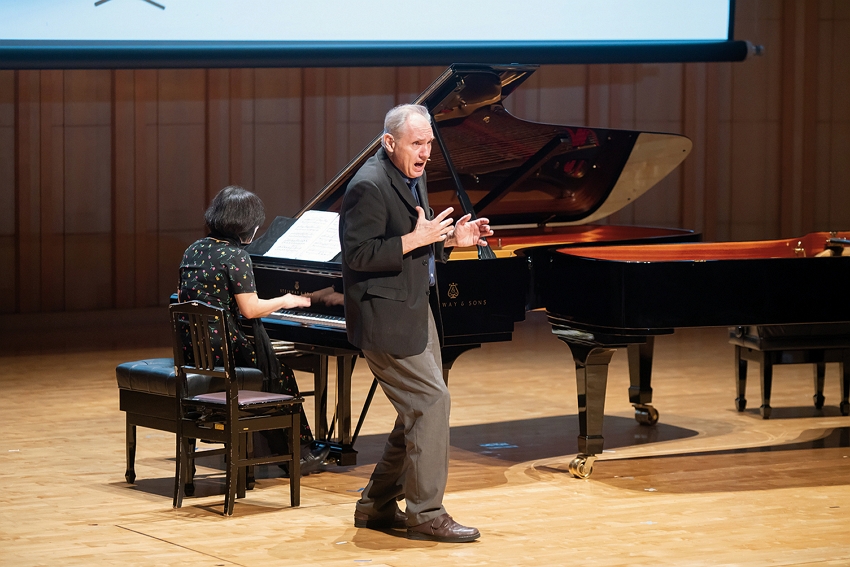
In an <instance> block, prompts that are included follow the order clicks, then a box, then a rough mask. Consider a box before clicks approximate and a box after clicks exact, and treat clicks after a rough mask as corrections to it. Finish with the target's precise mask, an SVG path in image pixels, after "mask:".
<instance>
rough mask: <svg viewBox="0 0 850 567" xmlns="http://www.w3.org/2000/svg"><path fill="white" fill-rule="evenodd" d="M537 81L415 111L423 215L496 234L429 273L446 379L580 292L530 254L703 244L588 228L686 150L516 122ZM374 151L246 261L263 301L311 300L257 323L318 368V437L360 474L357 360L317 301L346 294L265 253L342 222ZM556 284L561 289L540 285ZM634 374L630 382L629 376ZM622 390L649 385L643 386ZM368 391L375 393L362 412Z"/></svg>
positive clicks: (483, 75) (450, 80) (668, 235)
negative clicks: (513, 100)
mask: <svg viewBox="0 0 850 567" xmlns="http://www.w3.org/2000/svg"><path fill="white" fill-rule="evenodd" d="M535 70H536V66H531V65H453V66H452V67H450V68H449V69H447V70H446V71H445V72H444V73H443V74H442V75H441V76H440V77H439V78H437V80H436V81H434V83H433V84H432V85H431V86H430V87H428V89H427V90H426V91H425V92H423V93H422V94H421V95H420V96H419V97H418V98H417V99H416V100H415V101H414V102H416V103H418V104H422V105H424V106H426V107H427V108H428V109H429V110H430V112H431V114H432V116H433V126H434V134H435V138H436V140H435V142H436V143H435V145H434V148H433V150H432V154H431V162H430V163H429V164H428V167H427V179H428V190H429V201H430V203H431V206H432V208H433V209H434V210H435V211H437V212H438V211H441V210H443V209H445V208H446V207H449V206H451V207H454V210H455V212H456V214H457V216H458V217H459V216H460V215H462V214H465V213H472V214H473V215H474V216H476V217H477V216H486V217H487V218H489V219H490V223H491V225H492V226H493V228H494V230H495V232H496V234H495V236H494V237H492V238H491V239H490V247H489V248H477V249H474V250H470V249H456V250H455V251H454V252H453V254H452V256H451V261H449V262H448V263H447V264H444V265H440V264H438V266H437V268H438V270H437V271H438V273H437V279H438V294H439V299H440V302H441V314H442V333H443V339H444V348H443V350H442V354H443V369H444V375H445V376H446V379H448V372H449V370H450V369H451V366H452V364H453V363H454V361H455V360H456V359H457V357H458V356H460V355H461V354H462V353H463V352H465V351H467V350H469V349H472V348H476V347H478V346H480V345H481V344H483V343H490V342H498V341H508V340H510V339H511V335H512V333H513V329H514V324H515V323H516V322H518V321H522V320H523V319H524V318H525V313H526V310H528V309H538V308H543V307H547V305H546V304H545V298H548V297H549V295H547V294H543V293H541V290H543V289H545V290H546V291H547V292H549V293H554V294H556V295H557V294H561V295H563V296H565V297H566V296H572V295H574V294H576V293H578V290H577V289H575V288H574V287H573V284H574V282H575V278H574V277H572V276H568V275H566V274H560V273H553V272H552V271H551V270H550V269H549V268H548V266H547V264H548V263H549V261H550V260H549V257H548V256H545V255H538V254H536V253H532V251H543V250H559V249H564V248H568V247H570V246H579V245H581V246H599V245H613V244H620V245H622V244H637V243H644V244H648V243H660V242H693V241H698V240H699V235H697V234H695V233H694V232H692V231H689V230H682V229H669V228H651V227H627V226H612V225H605V224H596V223H595V221H600V220H603V219H604V218H605V217H607V216H608V215H610V214H612V213H614V212H616V211H618V210H620V209H621V208H623V207H624V206H626V205H628V204H629V203H631V202H632V201H633V200H634V199H636V198H638V197H640V195H642V194H643V193H644V192H645V191H647V190H648V189H650V188H651V187H652V186H654V185H655V184H656V183H657V182H658V181H660V180H661V179H662V178H664V177H665V176H666V175H667V174H668V173H670V172H671V171H672V170H673V169H674V168H675V167H676V166H677V165H678V164H679V163H681V161H682V160H684V159H685V157H686V156H687V154H688V152H689V151H690V148H691V142H690V140H688V139H687V138H685V137H683V136H679V135H674V134H660V133H648V132H636V131H626V130H610V129H599V128H587V127H570V126H559V125H550V124H538V123H532V122H527V121H523V120H520V119H517V118H515V117H514V116H512V115H511V114H509V113H508V112H507V111H506V110H505V107H504V101H505V99H506V98H507V97H508V96H509V95H510V94H511V93H512V92H513V91H514V90H515V89H516V88H518V87H519V86H520V84H521V83H522V82H523V81H525V80H526V79H527V78H528V77H529V76H530V75H531V74H532V73H533V72H534V71H535ZM379 145H380V133H379V134H378V135H377V136H376V138H375V139H374V140H373V141H372V143H370V144H369V145H368V146H367V147H366V148H365V149H364V150H363V151H362V152H360V154H358V155H357V156H356V157H355V158H354V159H353V160H352V161H351V162H350V163H349V164H348V165H347V166H346V167H345V168H344V169H343V170H342V171H341V172H340V173H339V174H337V176H336V177H335V178H334V179H332V180H331V181H330V182H329V183H328V184H327V185H326V186H325V187H324V188H323V189H322V190H321V191H320V192H319V193H318V194H317V195H316V196H315V197H314V198H313V199H312V200H311V201H310V202H309V203H307V205H306V206H305V207H304V208H303V209H302V210H301V211H300V212H299V213H298V214H297V215H296V217H295V219H287V218H282V217H279V218H278V219H275V221H274V222H273V223H272V225H271V226H270V227H269V229H268V230H267V231H266V232H265V233H264V234H263V235H262V236H261V237H260V238H258V239H257V240H256V241H255V243H254V244H252V245H251V247H250V248H249V251H250V252H251V255H252V261H253V263H254V272H255V277H256V281H257V288H258V293H259V294H260V296H261V297H272V296H276V295H280V294H282V293H301V294H310V295H311V296H312V297H313V305H312V306H311V307H310V308H309V309H308V310H305V311H293V312H289V313H276V314H273V315H271V316H270V317H268V318H266V319H264V321H263V322H264V325H265V327H266V329H267V331H268V333H269V336H270V337H271V338H272V339H278V340H281V341H287V342H290V343H294V347H295V349H296V350H297V351H298V352H304V353H314V354H315V355H318V356H319V358H320V362H319V363H318V364H317V366H316V367H315V368H314V370H315V376H316V389H315V395H316V416H315V422H314V433H315V434H316V437H317V439H323V440H324V441H325V442H326V443H328V444H329V445H330V446H331V454H332V456H333V457H335V458H336V460H337V462H338V463H339V464H343V465H348V464H354V463H355V462H356V451H355V450H354V447H353V444H354V441H355V440H356V436H357V433H358V431H359V425H360V424H362V417H363V412H361V421H360V423H359V424H358V426H357V428H356V429H355V431H354V433H353V434H352V432H351V418H352V413H351V372H352V370H353V368H354V364H355V362H356V359H357V355H358V351H357V349H356V348H354V347H353V346H352V345H351V344H349V343H348V341H347V339H346V335H345V319H344V313H343V310H342V307H341V305H339V304H338V302H335V301H326V302H324V303H323V301H322V299H323V298H324V299H327V298H332V297H336V298H339V294H340V292H341V291H342V277H341V267H340V264H339V261H338V260H339V258H335V259H334V260H333V261H330V262H308V261H302V260H292V259H283V258H275V257H270V256H267V255H265V253H266V252H267V251H268V250H269V248H270V247H271V246H272V245H273V243H274V242H275V241H277V239H278V238H279V237H280V236H281V235H282V234H284V233H285V232H286V230H287V229H288V228H289V227H290V226H291V225H292V224H293V222H295V220H296V219H297V218H298V217H300V216H302V215H304V213H305V212H306V211H310V210H318V211H339V208H340V204H341V201H342V197H343V194H344V192H345V188H346V185H347V183H348V181H349V180H350V179H351V177H352V176H353V175H354V173H355V172H356V171H357V170H358V168H359V167H360V165H361V164H362V163H363V162H364V161H365V160H366V159H368V158H369V157H370V156H372V155H373V154H374V153H375V152H376V151H377V149H378V148H379ZM538 262H540V263H542V265H540V266H538V265H537V264H538ZM552 276H554V277H557V278H559V279H557V280H552V281H548V282H543V281H542V280H543V279H546V278H550V277H552ZM544 283H545V285H543V284H544ZM335 303H336V304H335ZM641 355H643V358H644V361H645V360H646V357H647V356H651V352H649V351H648V350H647V347H646V345H644V346H643V350H642V351H641V350H640V349H638V348H637V347H636V348H635V349H632V350H630V357H633V358H634V359H635V360H638V357H639V356H641ZM327 357H331V358H336V362H337V364H336V366H337V381H336V382H337V392H336V407H335V408H333V409H334V417H333V418H332V419H331V420H330V422H329V421H328V419H327V413H328V408H327V399H328V392H327V388H328V381H327V370H328V364H327ZM644 366H645V365H644ZM635 369H636V370H635V376H637V375H638V374H639V365H635ZM632 380H633V382H634V383H637V384H640V382H641V380H643V381H644V382H648V373H647V372H644V377H643V378H639V377H633V378H632ZM374 388H375V383H373V384H372V390H370V392H369V395H368V396H367V405H368V402H369V400H370V399H371V396H372V394H373V393H374ZM649 401H650V400H648V399H647V398H646V395H644V396H643V398H642V399H640V400H638V402H639V404H638V406H637V412H638V413H637V414H636V415H638V416H646V415H648V414H649V411H650V410H649V409H647V408H648V407H649V406H648V402H649ZM364 412H365V407H364ZM582 418H584V414H582ZM639 419H640V417H639ZM600 420H601V417H600ZM644 421H647V419H645V418H644ZM329 423H330V425H329Z"/></svg>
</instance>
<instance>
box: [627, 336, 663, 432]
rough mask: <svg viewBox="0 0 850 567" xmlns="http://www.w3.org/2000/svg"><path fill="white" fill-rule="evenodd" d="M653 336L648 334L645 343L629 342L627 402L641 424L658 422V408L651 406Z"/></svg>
mask: <svg viewBox="0 0 850 567" xmlns="http://www.w3.org/2000/svg"><path fill="white" fill-rule="evenodd" d="M654 347H655V337H653V336H651V335H650V336H648V337H647V338H646V342H645V343H638V344H630V345H629V346H628V353H629V381H630V385H629V402H630V403H631V404H632V405H633V406H634V408H635V420H637V422H638V423H640V424H641V425H655V424H656V423H658V410H657V409H655V408H654V407H652V405H651V404H652V386H651V384H652V351H653V349H654Z"/></svg>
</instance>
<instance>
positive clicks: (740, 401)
mask: <svg viewBox="0 0 850 567" xmlns="http://www.w3.org/2000/svg"><path fill="white" fill-rule="evenodd" d="M735 407H736V408H738V411H744V410H745V409H747V398H735Z"/></svg>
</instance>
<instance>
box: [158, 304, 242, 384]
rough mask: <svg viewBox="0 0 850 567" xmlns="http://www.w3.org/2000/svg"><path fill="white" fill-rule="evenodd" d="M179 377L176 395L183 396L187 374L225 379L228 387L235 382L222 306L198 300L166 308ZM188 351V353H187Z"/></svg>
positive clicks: (225, 318) (233, 365)
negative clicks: (169, 317)
mask: <svg viewBox="0 0 850 567" xmlns="http://www.w3.org/2000/svg"><path fill="white" fill-rule="evenodd" d="M168 311H169V313H170V314H171V328H172V336H173V349H174V368H175V373H176V374H177V377H178V388H179V390H178V392H177V395H178V397H183V396H184V395H186V388H185V383H186V374H187V373H192V374H205V375H207V376H212V377H219V378H224V379H225V384H227V388H228V390H229V389H230V388H231V385H233V387H236V385H235V376H236V364H235V363H234V360H233V353H232V351H231V350H230V345H229V342H230V341H228V339H227V337H229V336H230V335H229V334H228V333H229V329H228V326H227V316H226V313H225V311H224V309H222V308H220V307H213V306H211V305H207V304H206V303H201V302H199V301H187V302H185V303H174V304H172V305H170V306H169V307H168ZM189 354H191V356H187V355H189Z"/></svg>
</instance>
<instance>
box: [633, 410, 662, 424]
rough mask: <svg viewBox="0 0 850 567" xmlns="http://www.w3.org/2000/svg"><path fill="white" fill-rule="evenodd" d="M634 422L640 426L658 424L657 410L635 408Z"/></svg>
mask: <svg viewBox="0 0 850 567" xmlns="http://www.w3.org/2000/svg"><path fill="white" fill-rule="evenodd" d="M635 420H636V421H637V422H638V423H640V424H641V425H655V424H656V423H658V410H657V409H655V408H654V407H652V406H644V405H640V406H635Z"/></svg>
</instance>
